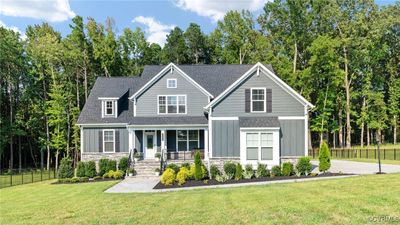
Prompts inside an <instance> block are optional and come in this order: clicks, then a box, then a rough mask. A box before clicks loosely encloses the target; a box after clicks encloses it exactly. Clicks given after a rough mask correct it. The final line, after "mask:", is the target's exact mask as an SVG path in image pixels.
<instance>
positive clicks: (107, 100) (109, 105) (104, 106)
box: [99, 97, 119, 118]
mask: <svg viewBox="0 0 400 225" xmlns="http://www.w3.org/2000/svg"><path fill="white" fill-rule="evenodd" d="M118 99H119V98H117V97H100V98H99V100H100V101H101V117H102V118H110V117H114V118H117V117H118Z"/></svg>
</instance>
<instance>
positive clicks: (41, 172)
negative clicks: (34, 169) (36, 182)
mask: <svg viewBox="0 0 400 225" xmlns="http://www.w3.org/2000/svg"><path fill="white" fill-rule="evenodd" d="M40 181H43V168H40Z"/></svg>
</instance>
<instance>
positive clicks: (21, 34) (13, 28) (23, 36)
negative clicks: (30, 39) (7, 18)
mask: <svg viewBox="0 0 400 225" xmlns="http://www.w3.org/2000/svg"><path fill="white" fill-rule="evenodd" d="M0 27H4V28H6V29H9V30H12V31H14V32H16V33H19V34H20V37H21V39H22V40H25V39H26V35H25V33H24V32H22V31H21V30H20V29H19V28H18V27H16V26H7V25H6V24H5V23H4V22H3V21H1V20H0Z"/></svg>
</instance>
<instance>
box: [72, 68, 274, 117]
mask: <svg viewBox="0 0 400 225" xmlns="http://www.w3.org/2000/svg"><path fill="white" fill-rule="evenodd" d="M177 66H178V67H179V68H180V69H181V70H182V71H184V72H185V73H186V74H187V75H189V76H190V77H191V78H192V79H193V80H195V81H196V82H197V83H198V84H199V85H201V86H202V87H203V88H204V89H206V90H207V91H208V92H210V93H211V94H212V95H214V97H216V96H218V95H219V94H221V93H222V92H223V91H224V90H225V89H226V88H228V87H229V86H230V85H231V84H232V83H234V82H235V81H236V80H237V79H238V78H239V77H240V76H242V75H243V74H244V73H245V72H246V71H248V70H249V69H250V68H251V67H252V66H253V65H227V64H224V65H177ZM265 66H266V67H268V68H269V69H271V70H272V67H271V65H265ZM164 68H165V65H150V66H145V67H144V70H143V72H142V74H141V75H140V76H137V77H110V78H106V77H99V78H97V80H96V83H95V84H94V86H93V88H92V90H91V91H90V95H89V98H88V99H87V101H86V104H85V106H84V107H83V109H82V112H81V114H80V116H79V119H78V124H89V123H130V122H132V118H133V109H132V107H133V106H132V102H131V101H129V100H128V98H129V97H130V96H132V95H133V94H134V93H135V92H137V91H138V90H139V89H140V88H141V87H143V86H144V85H145V84H146V83H147V82H148V81H149V80H151V78H153V77H154V76H155V75H157V74H158V73H159V72H160V71H161V70H162V69H164ZM99 97H117V98H120V104H122V106H119V115H118V117H117V118H101V101H100V100H98V98H99ZM180 118H183V117H180ZM176 123H179V122H178V121H177V122H176Z"/></svg>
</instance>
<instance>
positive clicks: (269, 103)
mask: <svg viewBox="0 0 400 225" xmlns="http://www.w3.org/2000/svg"><path fill="white" fill-rule="evenodd" d="M270 112H272V90H271V89H267V113H270Z"/></svg>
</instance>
